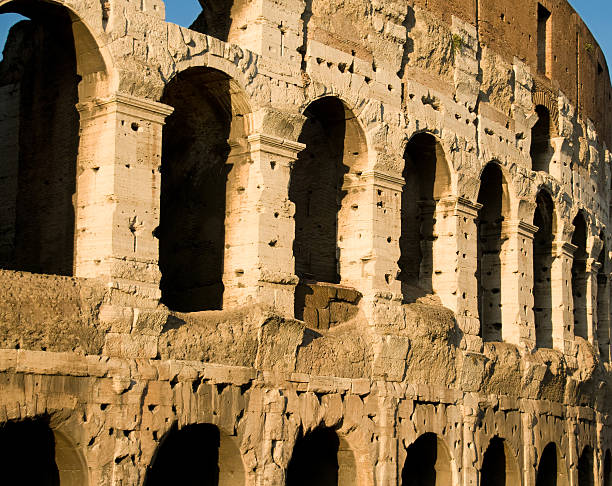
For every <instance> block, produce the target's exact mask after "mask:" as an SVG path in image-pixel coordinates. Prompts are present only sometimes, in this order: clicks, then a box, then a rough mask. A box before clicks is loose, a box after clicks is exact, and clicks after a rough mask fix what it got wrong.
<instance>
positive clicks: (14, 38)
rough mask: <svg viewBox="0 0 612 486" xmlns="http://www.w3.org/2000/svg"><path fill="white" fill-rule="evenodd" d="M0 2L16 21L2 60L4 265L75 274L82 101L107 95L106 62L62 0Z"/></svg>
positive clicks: (0, 10) (0, 217)
mask: <svg viewBox="0 0 612 486" xmlns="http://www.w3.org/2000/svg"><path fill="white" fill-rule="evenodd" d="M0 4H1V6H0V14H2V17H3V18H6V19H7V20H8V22H11V23H12V22H15V23H14V25H13V26H12V27H11V28H10V31H9V32H8V36H7V40H6V44H5V46H4V51H3V59H2V62H0V135H1V136H0V159H1V160H2V164H0V208H2V210H1V211H0V268H4V269H9V270H21V271H28V272H34V273H46V274H56V275H73V274H74V273H75V271H76V270H75V266H76V262H77V258H75V254H76V253H77V246H78V245H77V243H78V233H77V231H76V230H75V226H76V221H77V220H78V218H77V216H76V212H77V207H79V204H80V203H79V202H78V200H77V198H76V195H77V158H78V155H79V143H80V133H79V129H80V121H79V114H78V112H77V109H76V105H77V103H79V102H81V103H83V102H85V101H88V100H89V99H91V98H93V97H96V96H105V95H107V93H108V88H109V86H110V80H109V77H108V76H107V70H106V62H105V59H104V58H103V55H102V51H101V50H100V49H99V48H98V45H97V43H96V41H95V39H94V37H93V36H92V34H91V33H90V31H89V30H88V28H87V26H86V25H85V24H84V23H83V22H82V21H81V20H80V19H79V18H78V16H77V15H76V14H75V13H74V12H72V11H71V10H69V9H68V8H66V7H64V6H63V5H59V2H51V1H42V0H39V1H37V0H32V1H24V0H14V1H6V0H5V1H0ZM87 190H88V188H87V187H85V188H82V187H79V193H81V192H83V193H86V192H87Z"/></svg>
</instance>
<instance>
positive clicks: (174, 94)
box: [156, 68, 232, 312]
mask: <svg viewBox="0 0 612 486" xmlns="http://www.w3.org/2000/svg"><path fill="white" fill-rule="evenodd" d="M161 101H162V102H163V103H165V104H168V105H170V106H172V107H173V108H174V113H173V114H172V115H170V116H169V117H168V119H167V120H166V126H165V128H164V133H163V151H162V166H161V167H162V169H161V170H162V187H161V210H160V226H159V228H158V230H157V233H156V235H157V236H158V238H159V266H160V270H161V273H162V278H161V291H162V302H163V303H164V304H165V305H167V306H168V307H169V308H170V309H172V310H175V311H180V312H192V311H202V310H216V309H221V308H222V305H223V290H224V286H223V263H224V247H225V229H226V228H225V216H226V215H225V212H226V197H227V192H226V187H227V183H228V178H229V176H230V173H231V171H232V166H231V165H229V164H228V156H229V153H230V145H229V143H228V140H229V139H230V132H231V128H232V105H231V88H230V80H229V78H228V77H227V76H226V75H225V74H223V73H220V72H219V71H215V70H212V69H208V68H191V69H189V70H187V71H185V72H182V73H180V74H178V75H177V76H176V77H175V78H174V79H173V80H172V81H171V82H170V83H169V84H168V85H167V87H166V89H165V91H164V95H163V97H162V100H161Z"/></svg>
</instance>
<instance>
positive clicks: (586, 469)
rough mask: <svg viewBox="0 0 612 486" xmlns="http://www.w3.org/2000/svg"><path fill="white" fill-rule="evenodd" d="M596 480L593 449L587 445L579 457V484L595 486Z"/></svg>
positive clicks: (581, 485) (579, 485) (580, 485)
mask: <svg viewBox="0 0 612 486" xmlns="http://www.w3.org/2000/svg"><path fill="white" fill-rule="evenodd" d="M594 481H595V476H594V470H593V449H592V448H591V447H590V446H586V447H585V448H584V449H583V450H582V454H580V459H578V486H593V485H594Z"/></svg>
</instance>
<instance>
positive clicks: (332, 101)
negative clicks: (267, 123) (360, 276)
mask: <svg viewBox="0 0 612 486" xmlns="http://www.w3.org/2000/svg"><path fill="white" fill-rule="evenodd" d="M304 115H305V116H306V123H305V124H304V127H303V129H302V133H301V135H300V138H299V141H300V142H301V143H303V144H305V145H306V148H305V150H303V151H302V152H301V153H300V154H299V156H298V160H297V161H296V163H295V166H294V167H293V170H292V171H291V180H290V184H289V199H290V200H291V201H292V202H293V203H294V204H295V240H294V243H293V254H294V257H295V273H296V275H297V276H298V277H299V278H300V279H302V280H313V281H317V282H328V283H336V284H337V283H340V274H339V262H338V242H337V235H338V212H339V210H340V207H341V205H342V199H343V198H344V196H345V193H344V192H343V191H342V185H343V181H344V175H345V174H347V173H348V172H349V167H347V166H346V165H345V164H344V145H345V134H346V115H345V108H344V104H343V103H342V101H340V100H339V99H337V98H322V99H320V100H317V101H315V102H314V103H312V104H311V105H310V106H309V107H308V109H307V110H306V111H305V112H304Z"/></svg>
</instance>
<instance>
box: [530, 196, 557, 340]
mask: <svg viewBox="0 0 612 486" xmlns="http://www.w3.org/2000/svg"><path fill="white" fill-rule="evenodd" d="M533 224H534V226H537V227H538V231H537V232H536V234H535V237H534V239H533V313H534V318H535V328H536V346H537V347H540V348H552V347H553V319H552V312H553V305H552V265H553V241H554V239H555V231H556V221H555V207H554V203H553V200H552V198H551V197H550V194H549V193H548V191H546V190H540V191H539V192H538V194H537V195H536V210H535V212H534V215H533Z"/></svg>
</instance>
